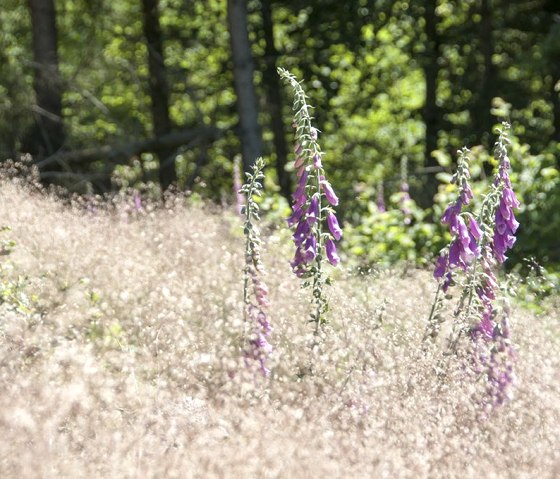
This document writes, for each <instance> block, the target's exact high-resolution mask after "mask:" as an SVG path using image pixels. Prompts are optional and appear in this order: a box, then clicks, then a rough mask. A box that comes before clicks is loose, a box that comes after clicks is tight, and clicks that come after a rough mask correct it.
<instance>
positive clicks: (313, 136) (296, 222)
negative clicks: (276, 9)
mask: <svg viewBox="0 0 560 479" xmlns="http://www.w3.org/2000/svg"><path fill="white" fill-rule="evenodd" d="M278 73H279V75H280V77H281V78H282V79H283V80H284V81H286V82H287V83H288V84H289V85H290V86H291V88H292V89H293V91H294V105H293V109H294V111H295V114H294V123H293V126H294V128H295V148H294V152H295V155H296V158H295V163H294V167H295V169H296V172H297V176H298V178H299V179H298V186H297V189H296V191H295V193H294V194H293V195H292V197H293V205H292V215H291V216H290V217H289V218H288V225H289V226H290V227H295V231H294V234H293V238H294V244H295V246H296V253H295V256H294V259H293V261H292V262H291V266H292V269H293V271H294V273H295V274H296V275H297V276H298V277H300V278H305V281H304V283H303V286H312V288H313V302H314V305H315V310H314V312H313V313H312V314H311V319H312V321H314V322H315V325H316V331H318V328H319V326H320V325H321V324H324V323H325V322H326V318H325V314H326V312H327V311H328V300H327V297H326V294H325V290H324V286H325V284H328V283H329V278H328V277H327V276H326V275H325V272H324V270H323V262H324V258H325V255H326V258H327V260H328V261H329V263H331V264H332V265H333V266H337V265H338V264H339V262H340V258H339V256H338V253H337V250H336V245H335V241H338V240H340V238H341V237H342V229H341V228H340V225H339V223H338V219H337V217H336V214H335V211H334V209H333V206H337V205H338V197H337V196H336V194H335V192H334V190H333V188H332V186H331V184H330V183H329V181H328V180H327V179H326V176H325V170H324V168H323V163H322V157H323V152H322V151H321V148H320V146H319V143H318V141H317V137H318V130H317V129H316V128H315V127H314V126H313V125H312V123H311V120H312V116H311V115H310V112H309V110H310V109H311V107H310V106H309V105H308V104H307V99H306V95H305V92H304V90H303V88H302V86H301V84H300V83H299V82H298V80H297V78H296V77H295V76H294V75H292V74H291V73H290V72H288V71H287V70H285V69H283V68H278ZM325 221H326V225H327V226H328V228H325V225H324V222H325Z"/></svg>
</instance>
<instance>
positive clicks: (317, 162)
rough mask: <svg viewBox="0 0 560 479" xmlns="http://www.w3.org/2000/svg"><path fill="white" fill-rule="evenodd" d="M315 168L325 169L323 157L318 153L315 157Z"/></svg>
mask: <svg viewBox="0 0 560 479" xmlns="http://www.w3.org/2000/svg"><path fill="white" fill-rule="evenodd" d="M313 167H314V168H315V169H316V170H318V169H319V168H322V167H323V163H322V162H321V155H319V154H318V153H316V154H315V155H313Z"/></svg>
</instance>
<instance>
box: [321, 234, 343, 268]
mask: <svg viewBox="0 0 560 479" xmlns="http://www.w3.org/2000/svg"><path fill="white" fill-rule="evenodd" d="M325 249H326V251H327V258H328V260H329V263H331V264H332V265H333V266H336V265H337V264H338V263H340V257H339V256H338V253H337V252H336V245H335V244H334V241H333V240H332V239H330V238H329V239H328V240H327V242H326V245H325Z"/></svg>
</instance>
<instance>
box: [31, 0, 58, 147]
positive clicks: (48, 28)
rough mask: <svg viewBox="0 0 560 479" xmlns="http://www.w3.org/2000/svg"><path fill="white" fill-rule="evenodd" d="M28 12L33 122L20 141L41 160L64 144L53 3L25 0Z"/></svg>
mask: <svg viewBox="0 0 560 479" xmlns="http://www.w3.org/2000/svg"><path fill="white" fill-rule="evenodd" d="M28 5H29V11H30V13H31V30H32V49H33V70H34V77H33V88H34V90H35V95H36V101H37V103H36V104H35V105H34V106H33V107H32V109H33V113H34V117H35V123H34V126H33V128H32V129H31V131H29V132H28V133H27V134H26V135H25V138H24V140H23V145H22V147H23V150H24V151H25V152H27V153H31V154H32V155H35V156H38V157H42V156H47V155H51V154H53V153H55V152H56V151H57V150H59V149H60V148H61V147H62V145H63V144H64V140H65V134H64V123H63V120H62V82H61V78H60V72H59V69H58V52H57V45H58V39H57V30H56V11H55V7H54V2H53V0H28Z"/></svg>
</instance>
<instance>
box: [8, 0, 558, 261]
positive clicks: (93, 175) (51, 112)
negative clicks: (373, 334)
mask: <svg viewBox="0 0 560 479" xmlns="http://www.w3.org/2000/svg"><path fill="white" fill-rule="evenodd" d="M0 64H1V65H2V68H1V69H0V160H1V161H4V160H7V159H10V158H12V159H17V158H20V157H21V155H22V154H25V153H29V154H30V155H31V157H32V158H33V162H34V163H35V164H36V165H37V166H38V168H39V170H40V174H41V180H42V181H43V182H45V183H60V184H63V185H64V186H65V187H67V188H68V189H70V190H73V191H77V192H80V193H82V194H96V193H105V192H115V191H123V190H126V189H129V188H134V189H135V190H137V191H139V192H140V193H141V194H142V195H143V197H144V196H146V197H148V196H152V197H153V196H157V195H159V194H160V192H161V191H162V190H166V189H168V188H169V187H171V186H174V187H176V188H178V189H179V190H181V191H188V192H189V195H190V198H191V199H192V200H193V201H195V200H198V199H204V200H206V199H209V200H212V201H215V202H218V203H232V202H233V201H235V200H234V198H235V195H234V194H233V177H234V174H233V171H234V159H235V158H236V157H239V158H242V165H243V167H244V169H245V170H246V171H247V170H248V169H249V168H250V166H251V165H252V163H253V162H254V160H255V158H256V157H257V156H261V155H262V156H264V157H265V158H266V159H267V161H268V165H269V166H268V168H267V180H266V185H265V189H266V190H267V195H266V199H265V200H264V201H263V204H262V205H261V206H262V208H263V209H264V210H266V212H267V213H268V217H269V218H271V219H273V220H274V219H275V218H276V219H277V220H280V219H283V218H285V217H286V216H287V206H288V201H289V198H290V194H291V191H292V185H293V182H294V179H293V174H292V173H293V167H292V166H291V165H290V160H291V159H292V156H291V155H292V146H291V144H292V143H291V142H292V128H291V124H290V122H291V120H290V118H291V115H292V112H291V104H292V99H291V93H290V92H289V91H288V90H286V89H284V87H283V86H282V85H281V84H280V80H279V77H278V75H277V72H276V68H277V67H278V66H281V67H283V68H287V69H288V70H290V71H292V72H293V73H295V74H296V75H297V76H298V78H300V79H302V80H303V81H304V83H305V87H306V91H307V92H308V95H309V103H310V104H311V105H313V106H314V107H315V108H314V110H313V115H314V117H315V119H316V125H317V127H318V128H319V130H320V131H321V134H320V138H319V139H320V142H321V144H322V147H323V150H324V151H325V152H326V154H325V157H324V159H323V163H324V164H325V168H326V170H327V171H328V172H329V176H330V178H331V181H332V183H333V185H334V186H335V188H336V190H337V193H338V194H339V196H340V200H341V201H340V215H341V217H342V219H343V220H344V222H345V224H346V234H345V239H344V242H343V245H342V246H343V251H344V252H345V253H346V255H347V256H348V257H352V258H356V261H357V262H356V264H359V265H360V266H370V265H376V264H392V263H395V262H398V261H402V260H406V261H410V262H412V263H415V264H423V263H424V264H425V263H426V262H428V261H431V257H432V256H433V255H434V254H436V253H437V251H438V249H439V247H441V246H442V245H443V244H444V243H445V240H446V237H445V233H444V230H443V229H442V228H441V226H440V225H439V221H438V218H439V216H440V215H441V212H442V211H443V208H444V207H445V205H446V204H447V201H448V199H449V193H450V191H451V189H452V187H451V186H450V184H449V182H450V179H451V174H452V172H453V170H454V166H455V161H456V156H457V155H456V152H457V150H458V149H459V148H461V147H462V146H463V145H466V146H468V147H469V148H470V149H471V151H472V174H473V177H474V179H475V180H476V183H475V193H476V188H478V189H479V190H480V191H482V190H483V189H484V188H485V187H486V186H487V182H488V181H489V178H491V175H490V173H491V172H492V169H493V167H494V166H495V164H494V160H493V158H492V154H491V152H492V146H493V143H494V141H495V136H494V134H493V127H494V125H495V124H496V123H499V122H500V121H502V120H504V119H505V120H507V121H509V122H511V124H512V132H513V142H512V147H511V159H512V166H513V173H512V181H513V182H514V185H515V188H516V191H517V193H518V196H519V197H520V200H521V204H522V208H521V210H520V211H519V215H518V219H519V221H520V223H521V227H520V229H519V235H518V243H517V245H516V247H515V248H514V252H512V256H513V257H512V261H511V262H509V263H510V264H511V265H512V266H514V267H518V268H521V267H534V266H535V265H536V264H540V265H542V266H544V267H545V268H546V269H548V270H549V271H553V270H556V271H557V270H558V266H559V265H560V242H559V241H558V237H559V236H560V174H559V170H560V146H559V145H560V143H559V141H560V7H559V6H558V3H557V2H556V1H554V0H516V1H506V0H463V1H450V0H415V1H405V0H349V1H344V2H341V1H337V0H314V1H311V0H309V1H307V2H300V1H295V0H284V1H270V0H249V1H241V0H227V1H226V0H200V1H187V0H159V1H158V0H112V1H108V0H88V1H86V0H28V1H27V2H22V1H20V0H3V1H2V3H1V5H0ZM475 196H476V195H475Z"/></svg>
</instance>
